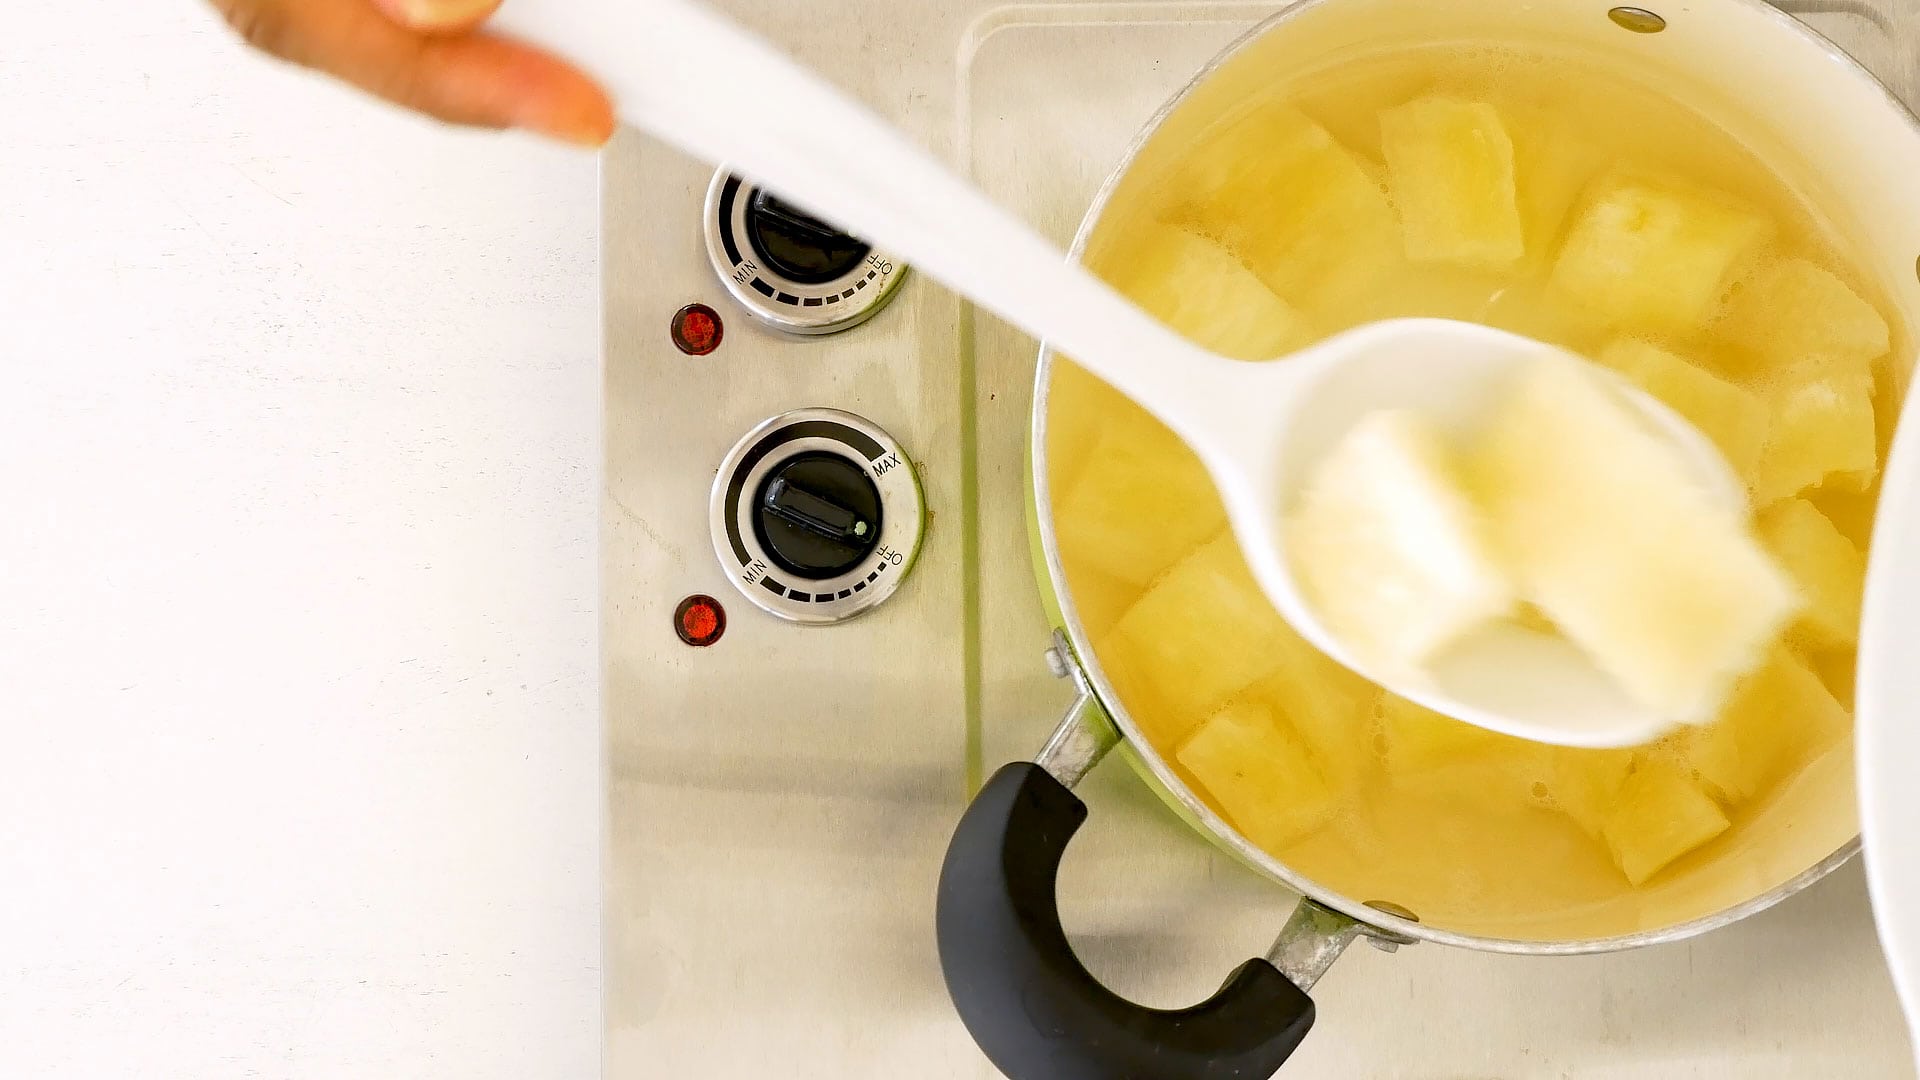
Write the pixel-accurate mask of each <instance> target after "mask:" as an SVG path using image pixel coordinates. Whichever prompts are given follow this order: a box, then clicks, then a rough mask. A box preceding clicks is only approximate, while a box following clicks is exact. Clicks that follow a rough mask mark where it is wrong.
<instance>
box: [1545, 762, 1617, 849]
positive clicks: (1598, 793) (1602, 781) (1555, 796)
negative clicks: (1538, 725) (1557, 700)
mask: <svg viewBox="0 0 1920 1080" xmlns="http://www.w3.org/2000/svg"><path fill="white" fill-rule="evenodd" d="M1548 753H1549V754H1550V755H1551V757H1552V760H1553V765H1552V769H1551V772H1550V775H1549V777H1548V779H1547V781H1546V784H1547V799H1548V801H1549V802H1550V803H1551V804H1552V805H1553V808H1554V809H1555V810H1558V811H1560V812H1561V813H1562V814H1565V815H1566V816H1567V817H1569V818H1571V819H1573V823H1574V824H1575V825H1578V826H1579V827H1580V831H1582V832H1584V833H1586V834H1587V835H1588V836H1590V837H1593V838H1594V839H1595V840H1598V839H1600V834H1601V830H1602V829H1603V828H1604V827H1605V826H1606V823H1607V818H1608V817H1609V816H1611V815H1612V813H1613V808H1614V805H1615V804H1616V803H1618V802H1619V801H1620V789H1621V788H1622V787H1623V786H1625V784H1626V782H1627V774H1628V773H1630V772H1632V771H1633V753H1634V752H1633V751H1632V750H1576V749H1573V748H1570V747H1554V748H1552V749H1551V750H1550V751H1548Z"/></svg>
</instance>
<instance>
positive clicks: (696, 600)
mask: <svg viewBox="0 0 1920 1080" xmlns="http://www.w3.org/2000/svg"><path fill="white" fill-rule="evenodd" d="M673 632H674V633H676V634H679V635H680V640H681V641H684V642H686V643H687V644H689V645H692V646H693V647H694V648H697V649H699V648H705V647H707V646H708V645H711V644H713V643H714V642H716V641H719V640H720V635H721V634H724V633H726V632H727V610H726V609H725V608H723V607H721V606H720V601H718V600H715V599H714V598H713V597H711V596H689V597H687V598H686V599H685V600H682V601H680V606H679V607H677V608H675V609H674V610H673Z"/></svg>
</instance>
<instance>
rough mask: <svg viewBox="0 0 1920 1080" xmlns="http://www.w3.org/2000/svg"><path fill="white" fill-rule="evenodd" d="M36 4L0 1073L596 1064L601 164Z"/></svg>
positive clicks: (10, 503) (8, 580) (8, 705)
mask: <svg viewBox="0 0 1920 1080" xmlns="http://www.w3.org/2000/svg"><path fill="white" fill-rule="evenodd" d="M14 7H15V8H16V9H20V8H24V10H10V11H9V13H8V14H9V19H8V29H7V32H6V33H5V34H4V35H0V102H4V103H5V107H4V108H0V735H4V742H0V1076H5V1077H7V1078H8V1080H37V1078H43V1077H74V1078H86V1080H105V1078H111V1077H122V1076H124V1077H136V1076H137V1077H140V1078H142V1080H164V1078H173V1077H179V1078H191V1080H219V1078H224V1077H244V1076H267V1077H275V1078H283V1077H327V1078H344V1077H380V1078H387V1077H407V1078H410V1080H413V1078H433V1077H447V1078H460V1080H486V1078H494V1077H498V1078H501V1080H547V1078H560V1080H574V1078H586V1077H590V1076H592V1075H594V1074H595V1073H596V1071H597V1063H598V1059H599V1051H598V1047H599V1041H600V1023H599V984H600V976H599V962H598V953H599V941H598V936H599V934H598V931H599V927H598V911H599V898H600V896H599V882H598V875H597V861H598V860H597V856H598V824H597V823H598V819H599V808H600V792H599V788H600V768H599V754H600V739H599V732H598V724H597V719H596V708H595V670H596V650H595V621H596V620H595V610H596V607H597V603H598V596H597V586H596V575H595V539H596V523H595V492H596V489H597V487H598V479H597V478H598V473H599V457H600V455H599V408H598V402H599V393H600V373H599V365H598V360H597V341H598V320H597V312H598V307H599V303H598V296H599V287H598V278H597V251H596V235H597V213H598V207H597V201H596V192H595V180H594V163H593V159H592V158H591V157H590V156H588V155H584V154H579V153H575V152H569V151H565V150H559V149H552V148H548V147H544V146H538V145H535V144H533V143H532V142H531V141H529V140H526V139H523V138H520V137H517V136H495V135H486V134H466V133H453V132H447V131H442V130H439V129H437V128H435V127H433V126H432V125H430V124H428V123H426V122H424V121H417V120H414V119H412V118H409V117H404V116H400V115H397V114H395V113H392V112H389V111H387V110H385V109H384V108H381V107H378V106H374V105H370V104H367V103H364V102H362V101H360V100H358V99H356V98H353V97H350V96H347V95H345V94H342V93H340V92H338V91H336V90H334V89H333V88H332V87H330V86H325V85H322V84H321V83H319V82H318V81H317V80H314V79H311V78H309V77H306V76H303V75H300V74H298V73H295V72H292V71H289V70H285V69H281V68H278V67H276V66H274V65H270V64H268V63H266V62H265V61H261V60H257V59H255V58H253V57H250V56H246V55H244V54H243V53H242V51H241V49H240V48H239V47H238V46H237V45H236V44H234V43H233V42H232V41H230V40H229V38H228V35H227V34H226V33H225V31H224V29H223V28H221V27H220V26H219V25H218V23H217V21H216V20H215V18H214V16H213V15H212V13H211V11H210V9H209V8H208V7H207V5H205V4H201V3H196V2H193V0H170V2H166V3H141V4H127V3H118V2H114V0H73V2H71V3H66V4H51V3H41V4H31V3H30V4H26V5H15V6H14Z"/></svg>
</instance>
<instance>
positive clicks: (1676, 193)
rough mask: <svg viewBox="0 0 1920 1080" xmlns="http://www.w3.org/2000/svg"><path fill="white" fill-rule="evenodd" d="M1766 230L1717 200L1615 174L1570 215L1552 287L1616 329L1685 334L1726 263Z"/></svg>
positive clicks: (1707, 307)
mask: <svg viewBox="0 0 1920 1080" xmlns="http://www.w3.org/2000/svg"><path fill="white" fill-rule="evenodd" d="M1771 231H1772V226H1771V225H1770V224H1769V223H1768V221H1767V220H1766V219H1765V218H1763V217H1761V216H1760V215H1759V214H1757V213H1755V212H1754V211H1752V210H1750V209H1748V208H1747V207H1745V206H1743V205H1741V204H1740V203H1738V202H1736V201H1734V200H1733V199H1731V198H1729V197H1727V196H1725V195H1721V194H1720V193H1718V192H1714V191H1709V190H1707V189H1705V188H1700V187H1695V186H1692V185H1689V184H1685V183H1682V182H1679V181H1673V180H1654V179H1649V178H1643V177H1639V176H1636V175H1632V174H1627V173H1613V174H1610V175H1608V176H1606V177H1602V178H1601V179H1600V180H1599V181H1597V182H1596V183H1595V185H1594V186H1593V188H1592V189H1590V190H1589V192H1588V193H1587V195H1586V198H1585V200H1584V202H1583V203H1582V204H1581V206H1580V207H1579V209H1577V210H1576V211H1575V213H1574V218H1573V224H1572V226H1571V227H1570V229H1569V231H1568V233H1567V238H1566V241H1565V243H1564V244H1562V246H1561V248H1560V255H1559V258H1558V259H1557V260H1556V261H1555V262H1554V265H1553V278H1552V281H1553V286H1554V288H1555V290H1557V291H1558V292H1560V293H1561V294H1562V295H1565V296H1567V297H1570V298H1572V299H1576V300H1579V301H1580V302H1582V303H1584V304H1586V305H1587V306H1588V307H1590V308H1592V309H1593V310H1594V311H1596V312H1599V313H1600V314H1602V315H1604V316H1605V317H1607V318H1608V319H1609V320H1611V321H1612V322H1613V323H1615V324H1616V325H1626V326H1633V327H1639V328H1644V329H1648V330H1669V331H1678V332H1683V333H1690V332H1693V331H1696V330H1698V329H1699V328H1700V327H1702V326H1703V325H1704V324H1705V323H1706V322H1707V320H1708V318H1709V317H1710V316H1711V315H1712V314H1713V308H1714V304H1715V303H1716V302H1717V301H1718V300H1719V298H1720V294H1721V292H1722V290H1723V287H1724V283H1725V281H1726V278H1727V275H1728V272H1729V271H1730V270H1731V268H1732V267H1733V265H1734V263H1735V262H1736V261H1737V260H1739V259H1740V258H1741V257H1742V256H1744V255H1746V254H1747V253H1749V252H1750V251H1752V250H1753V249H1754V248H1755V247H1756V246H1757V245H1758V244H1760V242H1761V241H1763V240H1764V239H1766V237H1767V236H1768V235H1769V233H1771Z"/></svg>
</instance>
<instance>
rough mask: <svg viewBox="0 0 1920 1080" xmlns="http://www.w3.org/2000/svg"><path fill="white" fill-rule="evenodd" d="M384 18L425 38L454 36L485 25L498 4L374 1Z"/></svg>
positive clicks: (484, 0) (496, 0)
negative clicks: (383, 13) (435, 35)
mask: <svg viewBox="0 0 1920 1080" xmlns="http://www.w3.org/2000/svg"><path fill="white" fill-rule="evenodd" d="M374 5H375V6H376V7H378V8H379V9H380V10H381V11H383V12H385V13H386V15H387V18H389V19H392V20H393V21H394V22H397V23H399V24H400V25H402V26H407V27H411V28H413V29H415V30H420V31H424V32H426V33H429V34H457V33H462V32H464V31H467V30H471V29H473V28H474V27H475V26H477V25H479V24H480V23H482V22H484V21H486V19H487V16H489V15H492V14H493V13H494V10H495V9H496V8H498V7H499V6H500V0H374Z"/></svg>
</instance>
